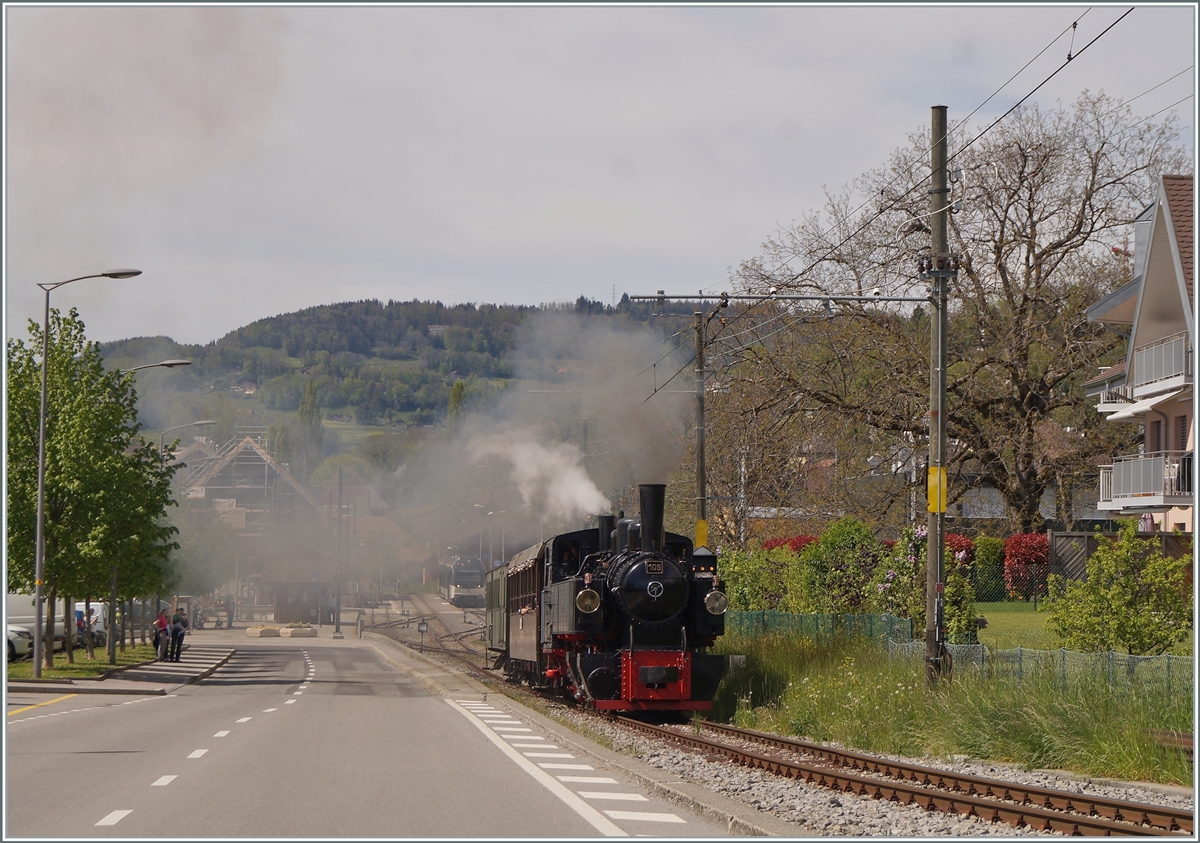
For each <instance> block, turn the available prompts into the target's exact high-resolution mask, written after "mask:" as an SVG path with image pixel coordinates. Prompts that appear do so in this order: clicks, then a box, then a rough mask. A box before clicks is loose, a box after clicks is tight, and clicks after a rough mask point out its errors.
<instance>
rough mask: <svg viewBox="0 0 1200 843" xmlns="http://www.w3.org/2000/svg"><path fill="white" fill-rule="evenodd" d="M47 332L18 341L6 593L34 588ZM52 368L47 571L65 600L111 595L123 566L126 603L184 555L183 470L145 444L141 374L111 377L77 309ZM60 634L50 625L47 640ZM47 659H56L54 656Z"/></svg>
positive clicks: (57, 319)
mask: <svg viewBox="0 0 1200 843" xmlns="http://www.w3.org/2000/svg"><path fill="white" fill-rule="evenodd" d="M41 348H42V328H41V326H40V325H37V324H36V323H34V322H30V323H29V341H28V343H26V342H25V341H23V340H21V339H16V338H14V339H10V340H9V341H8V344H7V363H8V403H7V410H8V431H7V446H8V487H7V492H8V500H7V514H8V536H7V552H8V575H7V580H8V590H9V591H23V592H32V591H34V587H35V583H34V574H35V552H34V546H35V540H36V538H35V537H36V532H37V528H36V522H37V465H38V420H39V413H40V402H41V399H40V394H41V365H42V361H41ZM48 361H49V365H48V368H47V407H46V410H47V414H46V484H45V522H44V523H45V542H46V557H45V572H44V589H45V593H46V596H47V599H48V601H50V604H51V605H52V604H53V601H54V600H55V599H56V598H57V597H58V596H59V595H63V596H69V597H71V598H86V597H91V596H96V595H100V594H105V593H106V592H107V589H106V588H105V585H106V584H108V583H110V582H111V576H112V573H113V570H114V568H115V570H116V575H117V578H118V582H119V583H123V586H122V588H123V589H124V593H125V594H126V595H127V596H140V595H144V594H146V593H148V592H147V590H148V589H150V588H152V587H153V586H154V585H156V584H157V583H158V582H161V580H162V577H163V575H164V570H165V568H166V563H167V560H168V558H169V556H170V553H171V551H172V550H174V549H175V548H176V544H175V542H174V541H173V540H172V538H171V537H172V535H173V534H174V532H175V528H174V527H172V526H171V525H170V524H169V523H167V521H166V512H167V508H168V507H170V506H173V505H174V503H175V502H174V501H173V500H172V498H171V478H172V476H173V474H174V468H172V467H171V466H169V465H166V464H164V463H163V461H162V459H161V455H160V454H159V453H158V449H157V448H156V447H154V445H153V444H151V443H147V442H145V441H140V440H138V439H137V438H136V437H137V434H138V431H139V430H140V428H141V425H140V424H139V422H138V418H137V393H136V391H135V390H134V386H133V378H132V377H129V376H127V375H126V376H122V375H121V374H120V373H119V372H116V371H107V370H106V369H105V368H104V365H103V362H102V360H101V357H100V353H99V346H98V345H97V344H96V343H89V342H88V341H87V339H86V337H85V335H84V325H83V322H82V321H80V319H79V315H78V313H77V312H76V311H75V310H74V309H72V310H71V311H70V312H69V313H68V314H67V316H65V317H64V316H63V315H62V314H61V313H60V312H59V311H56V310H54V311H51V314H50V336H49V355H48ZM52 630H53V619H51V618H49V617H48V618H47V622H46V634H47V635H49V634H50V632H51V631H52ZM46 655H47V661H48V662H50V660H51V658H52V653H51V651H50V648H49V647H47V648H46Z"/></svg>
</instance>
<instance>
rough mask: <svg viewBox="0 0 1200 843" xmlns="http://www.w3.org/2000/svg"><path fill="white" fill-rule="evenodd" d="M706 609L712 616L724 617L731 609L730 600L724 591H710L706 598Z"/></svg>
mask: <svg viewBox="0 0 1200 843" xmlns="http://www.w3.org/2000/svg"><path fill="white" fill-rule="evenodd" d="M704 608H705V609H708V613H709V614H710V615H723V614H725V610H726V609H728V608H729V598H728V597H726V596H725V592H723V591H710V592H709V593H708V594H706V595H705V596H704Z"/></svg>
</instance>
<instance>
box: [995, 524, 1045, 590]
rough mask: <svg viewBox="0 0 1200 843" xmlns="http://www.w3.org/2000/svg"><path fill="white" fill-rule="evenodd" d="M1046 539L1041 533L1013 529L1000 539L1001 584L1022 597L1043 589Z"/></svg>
mask: <svg viewBox="0 0 1200 843" xmlns="http://www.w3.org/2000/svg"><path fill="white" fill-rule="evenodd" d="M1049 569H1050V540H1049V539H1048V538H1047V537H1046V535H1045V533H1017V534H1016V535H1012V536H1009V537H1008V538H1007V539H1005V540H1004V586H1005V588H1007V589H1008V592H1009V594H1010V595H1014V594H1015V595H1016V596H1017V597H1018V598H1020V599H1022V600H1028V599H1030V598H1031V597H1037V596H1040V595H1042V594H1045V593H1046V575H1047V574H1048V573H1049Z"/></svg>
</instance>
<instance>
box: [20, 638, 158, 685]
mask: <svg viewBox="0 0 1200 843" xmlns="http://www.w3.org/2000/svg"><path fill="white" fill-rule="evenodd" d="M153 659H154V647H153V646H152V645H150V644H139V645H138V646H136V647H129V646H126V647H125V652H124V653H122V652H121V651H120V650H118V651H117V663H116V664H115V665H112V664H109V663H108V655H107V653H106V652H105V651H104V650H97V651H96V658H95V660H93V661H88V658H87V651H86V650H77V651H76V652H75V663H74V664H68V663H67V656H66V654H65V653H55V654H54V667H52V668H48V667H46V666H44V665H43V666H42V678H43V679H96V678H98V677H99V676H100V674H101V673H103V672H104V671H106V670H112V669H113V668H114V667H127V666H129V665H134V664H141V663H142V662H148V661H151V660H153ZM32 677H33V661H32V660H29V659H26V660H25V661H19V662H10V663H9V665H8V678H9V680H13V679H30V678H32Z"/></svg>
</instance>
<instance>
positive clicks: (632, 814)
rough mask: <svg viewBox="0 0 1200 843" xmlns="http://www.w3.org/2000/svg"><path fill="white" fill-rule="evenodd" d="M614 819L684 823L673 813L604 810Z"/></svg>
mask: <svg viewBox="0 0 1200 843" xmlns="http://www.w3.org/2000/svg"><path fill="white" fill-rule="evenodd" d="M604 813H606V814H608V815H609V816H610V817H612V818H613V819H614V820H641V821H643V822H651V823H686V822H687V820H685V819H681V818H679V817H677V816H675V815H674V814H654V813H651V812H649V811H605V812H604Z"/></svg>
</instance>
